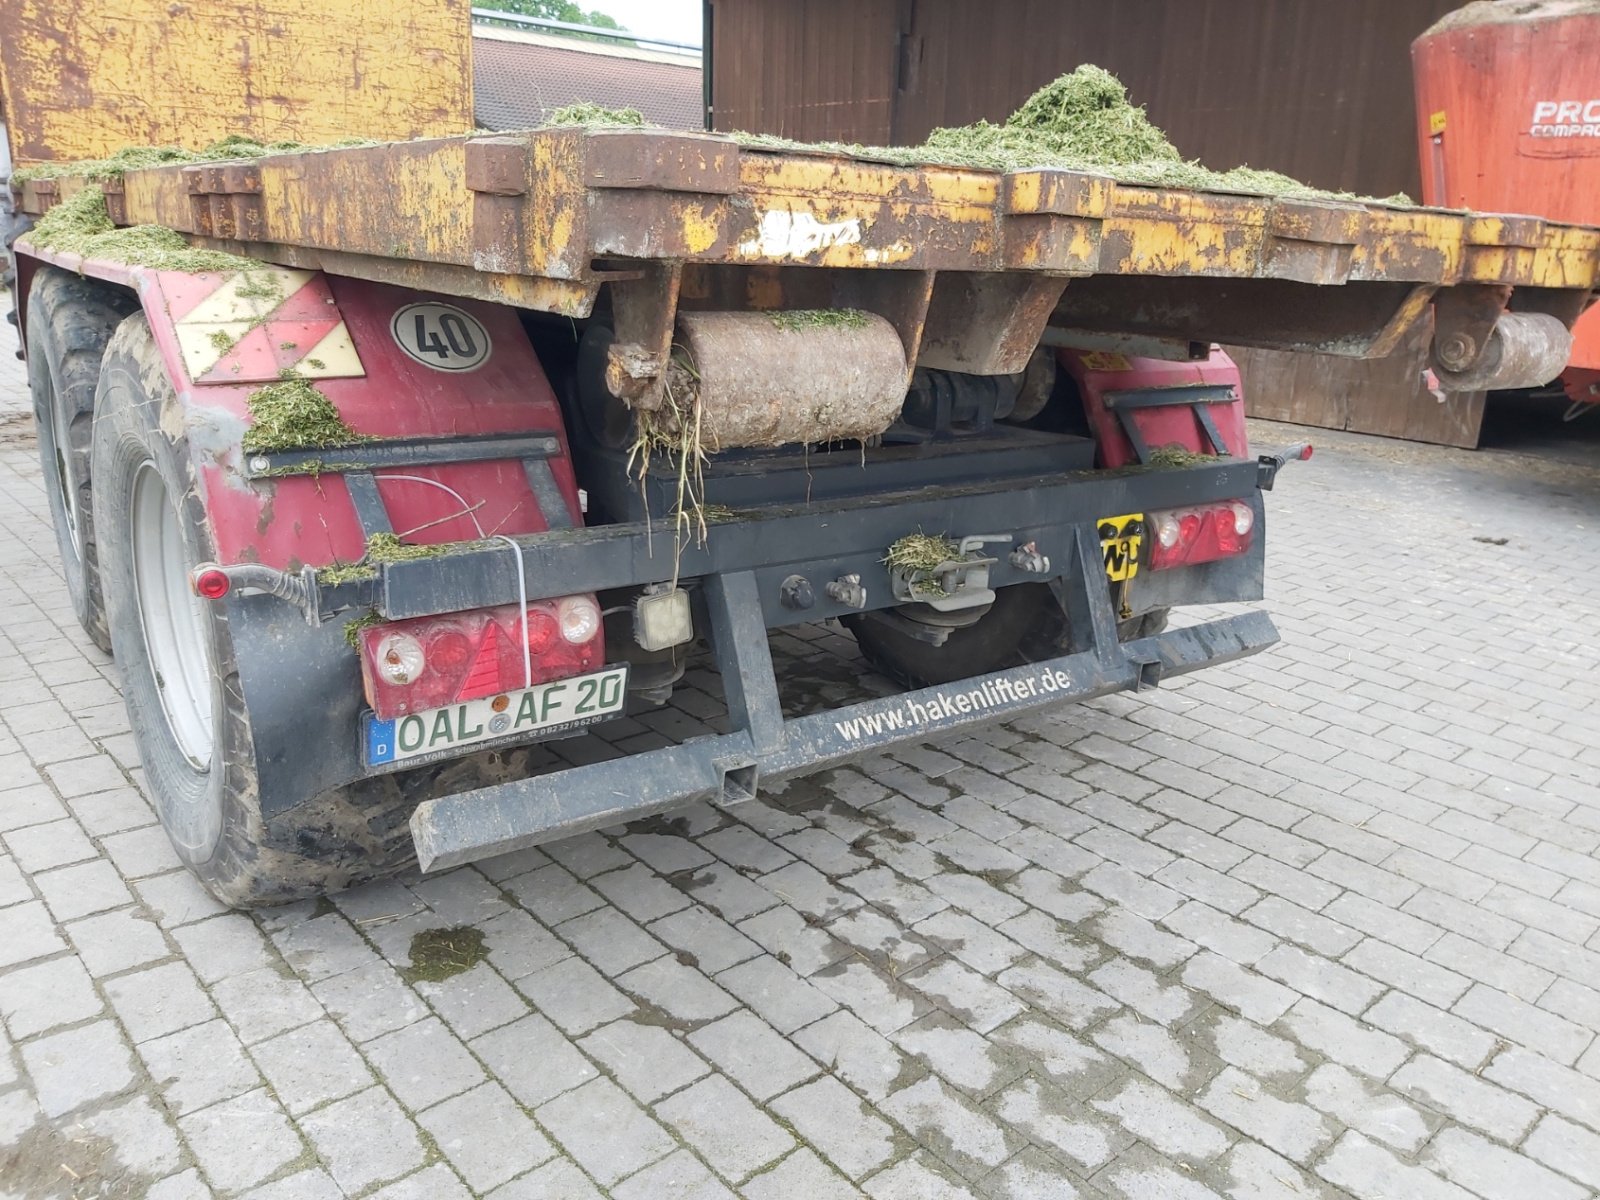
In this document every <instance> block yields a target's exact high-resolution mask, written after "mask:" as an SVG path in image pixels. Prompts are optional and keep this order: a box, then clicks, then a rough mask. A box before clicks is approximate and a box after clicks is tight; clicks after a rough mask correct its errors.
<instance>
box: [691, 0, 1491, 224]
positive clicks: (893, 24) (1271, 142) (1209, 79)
mask: <svg viewBox="0 0 1600 1200" xmlns="http://www.w3.org/2000/svg"><path fill="white" fill-rule="evenodd" d="M707 3H708V7H709V9H710V14H711V21H710V26H711V55H710V70H711V97H712V108H713V115H712V120H713V127H714V128H717V129H745V130H750V131H751V132H756V133H776V134H782V135H784V136H788V137H796V138H802V139H806V140H814V139H823V138H829V139H840V140H844V141H860V142H867V143H880V144H881V143H883V142H894V143H901V144H905V143H912V142H919V141H921V140H922V139H923V138H924V137H926V136H927V134H928V131H929V130H930V129H933V128H934V127H936V126H939V125H962V124H966V123H967V122H969V121H973V120H976V119H978V118H979V117H986V118H988V119H989V120H1001V119H1004V117H1005V116H1006V115H1007V114H1008V113H1010V112H1011V111H1012V110H1013V109H1015V108H1016V107H1017V106H1018V105H1019V104H1021V103H1022V101H1023V100H1025V99H1027V97H1028V95H1029V94H1030V93H1031V92H1033V91H1034V90H1035V89H1036V88H1038V87H1039V86H1041V85H1042V84H1044V83H1047V82H1049V81H1050V80H1051V79H1054V78H1055V77H1056V76H1057V75H1060V74H1061V73H1062V72H1063V71H1068V70H1071V69H1072V68H1073V67H1075V66H1077V65H1078V64H1079V63H1085V62H1092V63H1098V64H1099V65H1100V66H1102V67H1105V68H1106V69H1107V70H1109V71H1111V72H1113V73H1114V74H1116V75H1117V76H1119V77H1120V78H1121V79H1122V81H1123V82H1124V83H1126V84H1127V85H1128V90H1129V92H1130V94H1131V95H1132V97H1133V100H1134V102H1135V103H1138V104H1143V105H1145V106H1146V108H1147V109H1148V110H1149V113H1150V117H1151V119H1152V120H1153V121H1154V122H1155V123H1156V124H1157V125H1158V126H1160V127H1161V128H1162V129H1164V130H1166V131H1167V133H1168V135H1169V136H1170V137H1171V138H1172V140H1173V142H1174V143H1175V144H1176V145H1177V147H1178V149H1179V150H1180V151H1182V152H1183V154H1184V155H1186V156H1187V157H1190V158H1199V159H1201V160H1203V161H1204V162H1205V163H1206V164H1207V165H1208V166H1214V167H1219V168H1225V167H1231V166H1235V165H1238V164H1239V163H1248V164H1249V165H1251V166H1256V167H1270V168H1272V169H1273V170H1278V171H1284V172H1286V173H1287V174H1290V175H1293V176H1294V177H1295V178H1297V179H1303V180H1305V181H1306V182H1307V183H1310V184H1313V185H1315V186H1317V187H1328V188H1343V189H1346V190H1350V191H1358V192H1365V193H1368V194H1373V195H1388V194H1390V193H1392V192H1396V191H1407V192H1409V193H1410V194H1412V195H1415V194H1416V193H1417V189H1418V187H1419V184H1418V175H1417V167H1416V133H1415V128H1416V126H1415V121H1414V115H1413V104H1412V87H1411V59H1410V45H1411V40H1412V39H1413V38H1414V37H1416V36H1417V34H1419V33H1421V32H1422V31H1423V30H1424V29H1426V28H1427V27H1428V26H1429V25H1430V24H1432V23H1433V21H1434V20H1435V19H1436V18H1438V17H1439V16H1441V15H1443V14H1444V13H1445V12H1448V11H1449V10H1450V9H1452V8H1456V7H1459V5H1460V0H707Z"/></svg>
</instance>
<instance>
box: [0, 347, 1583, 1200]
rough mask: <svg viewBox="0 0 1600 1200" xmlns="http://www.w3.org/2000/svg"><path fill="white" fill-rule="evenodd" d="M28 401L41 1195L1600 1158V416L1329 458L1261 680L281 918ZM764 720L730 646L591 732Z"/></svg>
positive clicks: (1467, 1180)
mask: <svg viewBox="0 0 1600 1200" xmlns="http://www.w3.org/2000/svg"><path fill="white" fill-rule="evenodd" d="M26 404H27V400H26V393H25V392H24V390H23V387H22V383H21V379H20V371H19V368H18V365H17V364H15V363H14V362H12V360H10V359H9V357H6V358H0V497H3V502H4V503H5V504H6V505H7V512H8V513H9V514H10V519H9V520H8V521H7V522H6V523H5V525H4V527H3V528H0V1021H3V1026H0V1194H7V1193H9V1194H14V1195H20V1196H25V1197H28V1198H29V1200H59V1198H65V1197H69V1196H75V1195H76V1196H113V1197H128V1198H129V1200H133V1198H137V1197H145V1196H149V1197H152V1198H155V1200H173V1198H174V1197H179V1198H189V1197H206V1196H212V1195H216V1196H224V1197H252V1198H254V1200H266V1198H268V1197H272V1198H281V1197H295V1198H296V1200H299V1198H302V1197H305V1198H317V1200H320V1198H323V1197H338V1196H352V1197H374V1196H376V1197H382V1198H383V1200H400V1198H403V1197H427V1198H428V1200H460V1198H462V1197H467V1196H493V1197H495V1198H496V1200H524V1198H527V1197H535V1196H554V1197H561V1198H562V1200H594V1198H596V1197H611V1198H612V1200H642V1198H647V1200H655V1198H656V1197H676V1196H684V1195H689V1196H696V1197H705V1198H721V1200H726V1198H727V1197H730V1196H734V1195H737V1196H740V1197H742V1198H743V1200H795V1198H800V1197H804V1198H805V1200H812V1198H813V1197H815V1198H818V1200H833V1198H835V1197H839V1198H845V1197H859V1196H863V1195H865V1196H869V1197H871V1198H872V1200H890V1198H895V1197H915V1198H917V1200H922V1198H924V1197H944V1198H959V1197H982V1198H983V1200H1022V1198H1023V1197H1038V1196H1046V1197H1050V1198H1051V1200H1069V1198H1072V1200H1148V1198H1149V1197H1152V1196H1172V1197H1179V1198H1181V1200H1212V1198H1214V1197H1239V1196H1257V1197H1290V1198H1293V1200H1339V1198H1341V1197H1356V1198H1358V1200H1394V1198H1395V1197H1397V1196H1407V1197H1409V1196H1436V1197H1441V1198H1444V1197H1450V1198H1452V1200H1465V1198H1466V1197H1468V1196H1470V1195H1472V1194H1473V1193H1472V1190H1471V1189H1473V1188H1484V1187H1485V1186H1486V1181H1495V1185H1496V1186H1497V1187H1498V1188H1499V1191H1498V1192H1496V1193H1495V1194H1497V1195H1506V1196H1517V1197H1524V1196H1526V1197H1534V1196H1537V1197H1541V1198H1545V1197H1553V1198H1562V1200H1565V1198H1570V1200H1582V1198H1583V1197H1586V1196H1588V1195H1590V1194H1591V1192H1592V1191H1593V1189H1594V1188H1595V1187H1597V1186H1600V1179H1597V1178H1596V1176H1595V1163H1596V1162H1597V1161H1600V1150H1597V1147H1600V1043H1597V1041H1596V1035H1597V1033H1600V975H1597V970H1600V906H1597V904H1596V895H1597V892H1596V888H1597V887H1600V875H1597V867H1596V864H1597V862H1600V791H1597V790H1596V788H1595V786H1594V782H1593V781H1594V779H1595V777H1596V776H1597V774H1600V757H1596V751H1595V749H1594V745H1593V739H1592V738H1591V737H1588V736H1587V731H1589V730H1592V729H1594V728H1595V726H1596V721H1597V717H1600V691H1597V689H1596V682H1595V681H1596V679H1597V678H1600V657H1597V655H1600V651H1597V649H1596V645H1595V642H1594V639H1593V637H1592V636H1589V632H1590V631H1592V630H1593V629H1595V628H1596V627H1600V610H1597V606H1596V599H1595V598H1596V597H1597V596H1600V550H1597V546H1596V543H1595V539H1594V536H1593V521H1594V513H1595V511H1596V508H1597V505H1600V437H1597V436H1596V435H1594V434H1590V435H1588V437H1587V438H1586V437H1585V436H1584V432H1583V428H1582V426H1581V424H1580V425H1577V426H1566V427H1563V426H1561V425H1560V422H1559V419H1558V418H1556V419H1552V422H1551V429H1552V431H1553V432H1554V433H1557V434H1559V435H1560V440H1559V442H1553V443H1551V444H1550V445H1549V446H1544V447H1541V448H1540V451H1539V453H1538V455H1537V456H1534V457H1527V456H1520V455H1511V454H1506V453H1502V452H1497V451H1485V452H1480V453H1464V452H1455V451H1443V450H1437V449H1433V448H1429V447H1415V446H1408V445H1405V444H1401V443H1394V442H1384V441H1380V440H1376V439H1363V438H1355V437H1348V436H1341V435H1336V434H1326V433H1324V434H1322V435H1321V437H1319V440H1318V450H1317V456H1316V458H1315V459H1314V460H1313V461H1312V462H1311V463H1309V464H1306V465H1305V466H1304V467H1301V468H1297V469H1296V470H1295V471H1294V472H1292V473H1287V474H1285V475H1284V476H1283V477H1282V478H1281V479H1280V480H1279V483H1278V487H1277V490H1276V491H1274V492H1273V495H1272V505H1271V515H1270V524H1271V531H1270V532H1271V537H1272V540H1273V545H1274V550H1273V553H1272V565H1271V568H1270V574H1269V582H1268V607H1269V608H1270V609H1271V611H1272V612H1273V614H1274V617H1275V619H1276V620H1277V621H1278V623H1279V625H1280V627H1281V628H1282V630H1283V632H1284V640H1283V642H1282V643H1281V644H1280V645H1279V646H1277V647H1275V648H1273V649H1272V650H1271V651H1269V652H1267V653H1266V654H1263V655H1262V656H1260V657H1259V658H1256V659H1253V660H1250V661H1248V662H1242V663H1238V664H1234V665H1232V666H1229V667H1225V668H1221V669H1217V670H1214V671H1208V672H1203V673H1201V674H1198V675H1196V676H1193V677H1190V678H1187V679H1184V680H1180V681H1177V682H1176V683H1175V684H1174V686H1172V687H1171V688H1163V689H1161V690H1159V691H1157V692H1154V693H1150V694H1146V695H1141V696H1138V697H1134V696H1120V697H1116V698H1112V699H1108V700H1104V701H1098V702H1095V703H1092V704H1086V705H1082V706H1079V707H1067V708H1061V709H1059V710H1054V711H1047V712H1044V713H1041V714H1038V715H1037V716H1035V717H1032V718H1029V719H1027V720H1025V721H1014V722H1010V723H1009V724H1007V725H1001V726H996V727H991V728H990V729H988V730H985V731H982V732H980V733H978V734H976V735H973V736H966V737H959V738H956V737H946V738H938V739H934V740H932V741H930V742H927V743H925V744H917V745H909V746H907V747H905V748H904V749H902V750H900V751H897V752H896V753H895V754H894V755H893V756H883V757H875V758H872V759H869V760H867V761H865V762H862V763H860V764H858V765H857V766H855V767H852V768H848V769H843V770H838V771H833V772H830V773H827V774H824V775H820V776H818V777H815V778H812V779H807V780H800V781H796V782H795V783H793V784H790V785H789V786H787V787H784V788H781V789H778V790H774V791H771V792H769V793H767V794H766V795H764V796H763V798H762V799H761V800H760V801H758V802H755V803H752V804H749V805H745V806H743V807H740V808H736V809H733V810H730V811H727V812H717V811H715V810H712V809H709V808H694V809H690V810H687V811H685V812H682V813H678V814H675V815H673V816H671V817H669V818H666V819H656V820H651V821H644V822H639V823H636V824H633V825H629V826H625V827H618V828H615V829H610V830H606V831H604V832H603V833H599V834H594V835H587V836H584V837H580V838H574V839H571V840H569V841H564V842H558V843H555V844H552V845H549V846H546V847H543V848H541V849H540V850H535V851H529V852H526V853H522V854H517V855H513V856H510V857H508V858H504V859H499V860H493V861H490V862H486V863H482V864H479V865H478V866H477V867H471V868H463V869H460V870H457V871H453V872H450V873H449V874H446V875H442V876H438V877H432V878H426V879H422V878H418V877H417V876H415V875H408V876H402V877H401V878H399V879H397V880H394V881H390V882H387V883H383V884H378V885H373V886H369V887H365V888H361V889H358V890H356V891H352V892H347V893H343V894H341V895H338V896H335V897H333V898H332V899H331V900H326V901H322V902H320V903H305V904H300V905H296V906H293V907H290V908H284V909H278V910H275V911H271V912H265V913H261V914H258V915H255V916H245V915H240V914H229V913H223V912H220V911H219V910H218V909H217V908H216V906H215V905H213V904H212V903H211V902H210V901H209V900H207V899H206V897H205V896H204V895H203V893H201V892H200V890H199V889H198V887H197V886H196V885H195V884H194V883H193V881H192V880H191V879H190V877H189V876H188V875H187V874H186V873H185V872H183V871H182V870H181V869H180V868H179V867H178V865H177V862H176V859H175V858H174V857H173V855H172V852H171V850H170V849H169V848H168V846H167V843H166V841H165V839H164V837H163V835H162V834H161V832H160V830H159V828H158V827H157V826H156V825H155V824H154V817H153V815H152V812H151V809H150V806H149V803H148V801H147V799H146V798H145V796H144V795H143V793H142V791H141V786H142V775H141V772H140V769H139V763H138V760H137V757H136V756H135V754H134V753H133V749H132V745H131V739H130V736H129V734H128V732H127V725H126V721H125V718H124V715H123V711H122V706H121V702H120V697H119V695H118V691H117V675H116V669H115V667H114V665H113V664H111V663H109V662H108V661H107V660H106V659H105V658H104V657H103V656H101V655H100V654H98V653H97V652H96V651H95V650H94V649H93V648H92V647H91V646H90V645H89V644H88V643H87V641H86V640H85V638H84V637H83V636H82V635H81V634H80V633H79V632H78V630H77V627H76V625H75V624H74V622H73V619H72V616H71V612H70V609H69V607H68V606H67V603H66V595H65V590H64V587H63V585H62V582H61V577H60V574H59V568H58V565H57V561H56V549H55V539H54V536H53V535H52V533H51V531H50V528H49V524H48V516H47V515H46V506H45V496H44V493H43V489H42V485H41V482H40V476H39V470H38V466H37V460H36V457H35V448H34V445H33V441H32V437H31V431H30V428H29V423H28V419H27V417H26V416H25V415H24V414H25V407H26ZM1557 411H1558V412H1559V409H1558V410H1557ZM1490 425H1491V436H1493V429H1497V428H1499V424H1498V423H1497V422H1494V421H1491V423H1490ZM1252 436H1253V438H1254V440H1255V441H1256V442H1257V444H1258V447H1267V446H1271V445H1274V444H1283V443H1288V442H1292V441H1295V440H1297V439H1298V436H1299V435H1298V434H1297V432H1296V431H1295V430H1293V429H1292V428H1290V427H1283V426H1279V427H1272V426H1262V425H1257V426H1255V427H1254V428H1253V429H1252ZM1208 615H1209V614H1208ZM773 653H774V656H775V658H776V660H777V662H778V666H779V669H780V672H781V673H782V676H783V678H784V680H785V687H786V700H787V702H788V703H789V704H790V705H791V706H809V705H816V704H823V703H826V704H837V703H840V702H845V701H849V700H852V699H856V698H860V697H862V696H863V695H865V694H873V693H877V692H880V691H882V690H884V689H886V688H887V684H886V683H885V682H884V681H883V680H881V679H878V678H876V677H875V676H873V675H872V673H871V672H870V671H868V670H867V669H866V668H865V666H864V665H863V664H862V662H861V660H860V659H859V657H857V656H856V654H855V652H854V649H853V645H852V643H851V642H850V641H849V639H848V638H845V637H843V636H841V635H840V633H839V632H838V631H837V630H835V629H830V628H827V627H800V628H799V629H797V630H795V631H794V632H792V633H784V634H781V635H778V636H776V637H774V639H773ZM721 712H722V708H721V701H720V699H719V698H718V696H717V694H716V679H715V676H714V675H712V674H710V673H709V672H707V671H705V670H703V669H699V667H698V666H697V667H696V668H695V669H693V670H691V671H690V673H689V676H688V678H687V680H686V681H685V685H684V686H683V687H681V688H680V689H679V690H678V692H677V693H676V694H675V696H674V699H673V702H672V704H671V705H670V706H669V707H667V708H665V709H662V710H660V711H657V712H653V713H648V714H645V715H644V716H642V717H639V718H636V719H633V718H630V719H627V720H624V721H620V722H617V723H615V724H612V725H608V726H605V727H603V729H602V734H603V736H594V737H586V738H582V739H577V740H574V741H569V742H563V743H560V744H559V746H560V750H561V752H562V753H563V754H565V755H567V756H569V757H570V758H573V759H577V760H583V761H587V760H589V759H591V758H595V757H604V756H608V755H614V754H617V753H625V752H630V751H634V750H638V749H646V748H652V747H656V746H660V745H663V744H665V743H668V742H671V741H675V740H679V739H682V738H685V737H690V736H694V735H696V734H697V733H703V732H705V731H706V730H707V729H708V728H715V727H718V726H719V724H720V722H721V720H722V716H721ZM463 930H471V931H474V932H475V933H477V934H479V935H481V943H480V942H479V940H478V939H477V938H474V937H472V936H470V935H469V934H465V933H463V932H462V931H463ZM480 946H481V950H482V952H483V953H482V955H480V952H479V950H480ZM441 950H442V951H443V953H442V954H441V953H440V951H441ZM419 958H420V959H422V960H423V961H422V963H421V964H419V962H418V959H419ZM430 964H431V967H432V969H428V967H429V965H430ZM419 965H422V966H423V967H424V970H423V972H421V973H418V972H417V968H418V966H419ZM458 968H460V969H459V971H458ZM429 975H432V976H443V977H442V978H432V979H430V978H428V977H427V976H429ZM408 977H411V978H410V980H409V981H408ZM241 1131H247V1134H248V1136H245V1135H243V1134H241Z"/></svg>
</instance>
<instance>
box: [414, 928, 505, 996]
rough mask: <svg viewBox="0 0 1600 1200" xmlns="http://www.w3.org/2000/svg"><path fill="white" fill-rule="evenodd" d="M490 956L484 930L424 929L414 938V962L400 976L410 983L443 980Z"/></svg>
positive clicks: (469, 968)
mask: <svg viewBox="0 0 1600 1200" xmlns="http://www.w3.org/2000/svg"><path fill="white" fill-rule="evenodd" d="M488 957H489V949H488V947H487V946H485V945H484V942H483V930H481V929H473V928H472V927H471V926H467V925H458V926H456V927H454V928H451V929H424V930H422V932H420V933H418V934H417V935H416V936H415V937H413V938H412V939H411V965H410V966H408V967H404V968H402V969H401V971H400V978H402V979H404V980H405V981H406V982H407V983H440V982H442V981H443V980H446V979H449V978H451V977H452V976H455V975H460V974H463V973H464V972H467V971H470V970H472V968H473V967H475V966H477V965H478V964H479V963H481V962H483V961H484V960H485V959H487V958H488Z"/></svg>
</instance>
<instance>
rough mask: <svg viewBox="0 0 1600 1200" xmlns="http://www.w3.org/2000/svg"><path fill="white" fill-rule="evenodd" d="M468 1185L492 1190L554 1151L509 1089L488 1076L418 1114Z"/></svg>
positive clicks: (536, 1164)
mask: <svg viewBox="0 0 1600 1200" xmlns="http://www.w3.org/2000/svg"><path fill="white" fill-rule="evenodd" d="M417 1119H418V1121H419V1122H420V1123H421V1124H422V1127H423V1128H424V1129H426V1130H427V1131H428V1132H429V1133H430V1134H432V1135H433V1140H434V1142H435V1144H437V1145H438V1147H439V1149H440V1151H442V1152H443V1154H444V1156H445V1157H446V1158H447V1159H449V1160H450V1163H451V1165H453V1166H454V1167H455V1168H456V1170H458V1171H460V1172H461V1175H462V1178H464V1179H465V1180H466V1181H467V1183H468V1185H469V1186H471V1187H472V1188H474V1189H476V1190H478V1191H488V1190H489V1189H490V1188H493V1187H495V1186H497V1185H499V1184H502V1183H505V1182H506V1181H507V1180H509V1179H512V1178H514V1177H516V1176H518V1175H521V1174H523V1173H524V1172H525V1171H528V1170H531V1169H532V1168H534V1167H536V1166H538V1165H539V1164H540V1163H542V1162H546V1161H548V1160H549V1159H550V1158H551V1157H552V1156H553V1155H554V1154H555V1147H553V1146H552V1145H551V1144H550V1142H549V1139H547V1138H546V1137H545V1136H544V1135H543V1134H542V1133H540V1132H539V1130H538V1128H537V1126H535V1125H534V1123H533V1122H532V1121H531V1120H530V1119H529V1118H528V1117H527V1115H526V1114H525V1113H524V1112H523V1111H522V1109H521V1108H520V1107H519V1106H518V1105H517V1103H516V1101H515V1100H513V1099H512V1098H511V1095H510V1093H509V1092H507V1091H506V1090H505V1088H503V1087H501V1086H500V1085H499V1084H497V1083H494V1082H492V1081H491V1082H487V1083H483V1084H480V1085H479V1086H478V1087H475V1088H473V1089H472V1090H471V1091H470V1092H463V1093H462V1094H461V1095H459V1096H456V1097H454V1098H453V1099H450V1100H445V1101H443V1102H442V1103H440V1104H437V1105H435V1106H434V1107H432V1108H430V1109H428V1110H426V1111H425V1112H423V1113H422V1114H420V1116H419V1117H418V1118H417Z"/></svg>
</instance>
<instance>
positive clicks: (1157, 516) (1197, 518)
mask: <svg viewBox="0 0 1600 1200" xmlns="http://www.w3.org/2000/svg"><path fill="white" fill-rule="evenodd" d="M1149 522H1150V529H1151V531H1152V532H1153V533H1154V535H1155V536H1154V537H1153V538H1152V539H1151V542H1150V569H1151V570H1152V571H1161V570H1165V569H1167V568H1169V567H1190V566H1194V565H1195V564H1197V563H1208V562H1216V561H1217V560H1218V559H1220V558H1232V557H1233V556H1234V555H1237V554H1243V553H1244V552H1245V551H1246V550H1248V549H1250V545H1251V542H1252V540H1253V538H1254V536H1255V528H1256V513H1255V509H1253V508H1251V507H1250V506H1249V505H1248V504H1246V503H1245V502H1244V501H1243V500H1224V501H1222V502H1221V503H1219V504H1199V505H1196V506H1195V507H1193V508H1172V509H1167V510H1165V511H1163V512H1153V513H1151V514H1150V516H1149Z"/></svg>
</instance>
